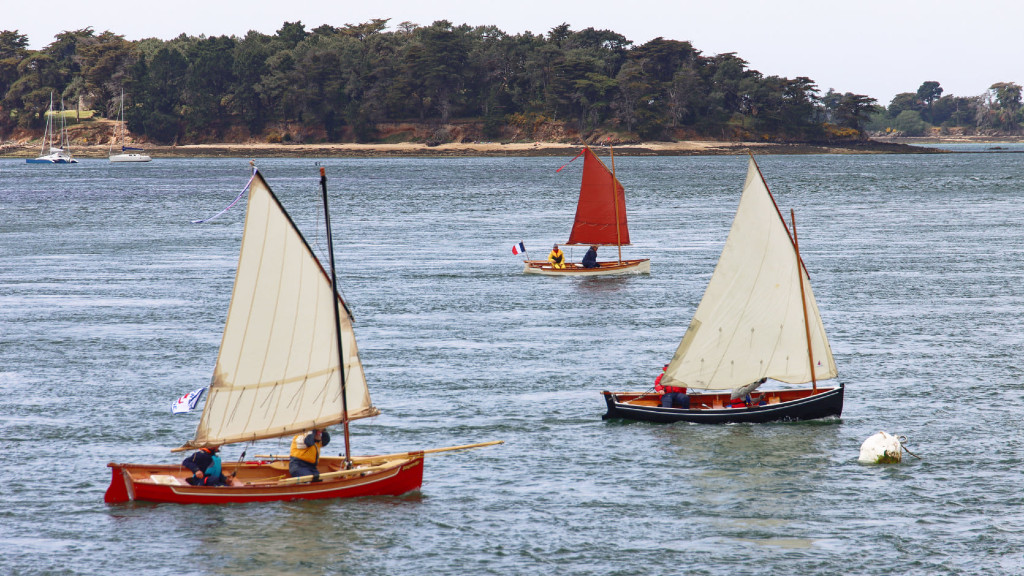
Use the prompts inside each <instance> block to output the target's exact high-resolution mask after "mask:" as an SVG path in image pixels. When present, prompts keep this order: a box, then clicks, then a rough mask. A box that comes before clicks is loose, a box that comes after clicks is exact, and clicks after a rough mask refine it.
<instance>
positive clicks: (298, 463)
mask: <svg viewBox="0 0 1024 576" xmlns="http://www.w3.org/2000/svg"><path fill="white" fill-rule="evenodd" d="M330 443H331V435H330V433H329V432H327V430H313V431H312V432H310V433H308V434H297V435H296V436H295V438H292V450H291V454H290V456H291V458H290V459H289V460H288V473H289V474H291V475H292V477H298V476H313V482H319V481H320V470H318V469H317V467H316V465H317V464H318V463H319V462H320V450H321V449H322V448H323V447H324V446H327V445H328V444H330Z"/></svg>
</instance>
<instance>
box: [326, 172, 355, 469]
mask: <svg viewBox="0 0 1024 576" xmlns="http://www.w3.org/2000/svg"><path fill="white" fill-rule="evenodd" d="M320 189H321V191H322V192H323V197H324V220H325V221H326V223H327V254H328V255H329V256H330V261H331V293H332V294H331V296H332V298H331V299H332V300H333V302H332V304H333V305H332V306H331V308H333V309H334V335H335V339H336V341H337V346H338V372H339V373H340V374H341V410H342V415H341V418H342V419H341V423H342V425H343V426H344V430H345V469H346V470H348V469H350V468H352V451H351V449H350V448H349V434H348V395H347V394H346V393H345V353H344V349H343V348H342V346H341V317H340V316H338V299H339V295H338V277H337V275H336V274H335V272H334V242H333V241H332V236H331V213H330V212H329V211H328V210H327V174H326V173H325V171H324V168H323V167H322V166H321V167H320Z"/></svg>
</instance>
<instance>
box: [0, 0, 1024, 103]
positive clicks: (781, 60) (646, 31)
mask: <svg viewBox="0 0 1024 576" xmlns="http://www.w3.org/2000/svg"><path fill="white" fill-rule="evenodd" d="M373 18H390V22H389V29H390V30H393V29H394V28H395V27H396V26H397V25H398V24H399V23H401V22H407V21H408V22H412V23H415V24H419V25H424V26H426V25H429V24H431V23H433V22H434V21H436V20H449V21H451V22H452V23H453V24H469V25H471V26H478V25H494V26H497V27H498V28H500V29H502V30H504V31H505V32H508V33H510V34H516V33H521V32H526V31H529V32H533V33H534V34H544V33H547V32H548V31H549V30H550V29H552V28H554V27H555V26H558V25H559V24H562V23H563V22H564V23H567V24H569V25H570V27H571V28H572V29H573V30H581V29H583V28H588V27H593V28H597V29H605V30H612V31H615V32H618V33H620V34H622V35H623V36H625V37H626V38H628V39H629V40H631V41H632V42H633V43H634V44H636V45H639V44H643V43H644V42H647V41H649V40H651V39H653V38H657V37H659V36H661V37H663V38H666V39H671V40H687V41H690V42H691V43H693V45H694V47H695V48H696V49H698V50H700V51H701V52H703V53H704V54H705V55H707V56H711V55H715V54H721V53H723V52H736V53H737V55H738V56H739V57H741V58H743V59H744V60H746V61H747V62H749V64H750V67H751V68H753V69H755V70H758V71H760V72H761V73H762V74H765V75H778V76H785V77H787V78H795V77H797V76H807V77H809V78H811V79H812V80H814V81H815V82H816V83H817V85H818V87H819V88H820V89H821V91H822V93H824V92H825V91H827V90H828V89H829V88H834V89H835V90H836V91H838V92H854V93H858V94H866V95H868V96H871V97H873V98H876V99H877V100H878V102H879V103H880V104H883V105H884V104H888V103H889V101H890V100H891V99H892V97H893V96H894V95H895V94H897V93H900V92H915V91H916V90H917V88H918V87H919V86H920V85H921V83H922V82H924V81H926V80H935V81H938V82H939V83H940V84H941V85H942V87H943V89H944V94H954V95H957V96H976V95H978V94H982V93H983V92H985V90H986V89H987V88H988V87H989V86H990V85H992V84H993V83H995V82H1016V83H1018V84H1024V58H1022V56H1024V50H1022V38H1024V1H1022V0H974V1H972V2H966V1H963V0H960V1H954V0H846V1H837V0H820V1H816V2H812V1H808V0H774V1H769V0H706V1H696V0H620V1H617V2H611V1H608V0H589V1H582V0H503V1H500V2H495V1H492V0H361V1H351V0H283V1H282V0H275V1H269V0H202V1H199V0H174V1H170V2H166V1H159V0H156V1H154V0H138V1H123V2H111V1H109V0H106V1H102V2H100V1H97V0H76V1H73V2H65V3H59V4H53V3H46V2H43V3H39V2H28V1H25V0H0V30H18V31H19V32H21V33H22V34H25V35H27V36H28V38H29V47H30V48H33V49H39V48H42V47H44V46H46V45H47V44H49V43H51V42H52V41H53V37H54V35H55V34H57V33H59V32H62V31H65V30H78V29H81V28H85V27H89V26H91V27H92V28H93V29H94V30H95V31H96V32H97V33H100V32H103V31H104V30H110V31H111V32H114V33H116V34H120V35H122V36H124V37H125V38H127V39H128V40H139V39H141V38H149V37H156V38H161V39H164V40H168V39H171V38H174V37H176V36H178V35H179V34H181V33H185V34H188V35H193V36H198V35H201V34H203V35H206V36H219V35H235V36H244V35H245V33H246V32H248V31H249V30H256V31H259V32H263V33H266V34H273V33H274V32H275V31H276V30H278V29H279V28H280V27H281V24H282V23H284V22H286V21H287V22H296V21H301V22H302V23H303V24H305V26H306V29H307V30H311V29H313V28H316V27H317V26H319V25H321V24H330V25H332V26H343V25H345V24H358V23H361V22H367V21H369V20H371V19H373Z"/></svg>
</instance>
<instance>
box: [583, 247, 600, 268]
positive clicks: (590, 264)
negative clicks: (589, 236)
mask: <svg viewBox="0 0 1024 576" xmlns="http://www.w3.org/2000/svg"><path fill="white" fill-rule="evenodd" d="M583 267H584V268H597V267H598V264H597V246H591V247H590V250H587V253H586V254H584V255H583Z"/></svg>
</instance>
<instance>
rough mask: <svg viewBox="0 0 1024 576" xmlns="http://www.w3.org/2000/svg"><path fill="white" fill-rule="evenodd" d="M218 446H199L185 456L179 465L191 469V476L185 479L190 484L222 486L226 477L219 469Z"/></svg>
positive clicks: (225, 481)
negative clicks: (189, 454)
mask: <svg viewBox="0 0 1024 576" xmlns="http://www.w3.org/2000/svg"><path fill="white" fill-rule="evenodd" d="M218 450H219V447H217V446H212V447H210V448H200V449H199V450H196V451H195V452H194V453H193V454H192V455H191V456H189V457H188V458H185V459H184V460H183V461H182V462H181V465H182V466H184V467H185V468H188V469H189V470H191V471H192V477H191V478H186V479H185V481H186V482H188V483H189V484H191V485H192V486H224V485H225V484H227V483H228V482H227V478H225V477H224V474H222V473H221V471H220V456H218V455H217V451H218Z"/></svg>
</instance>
